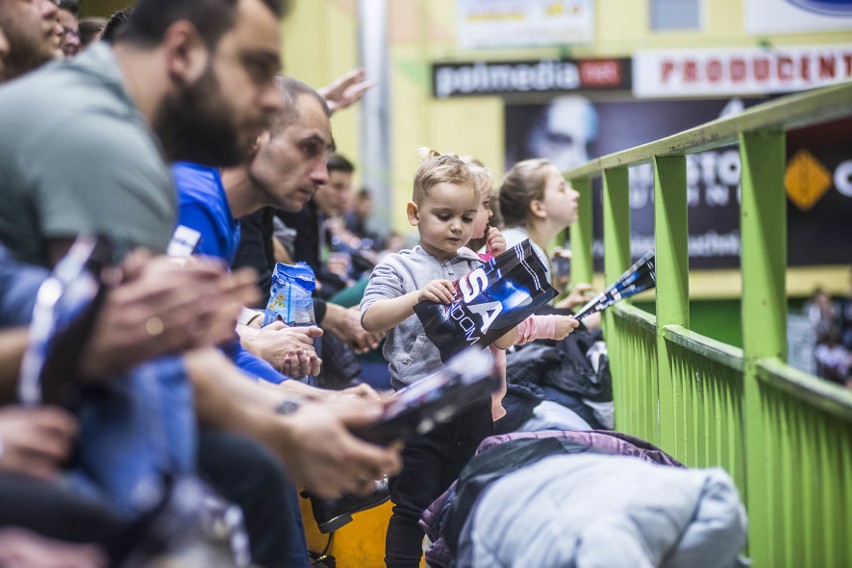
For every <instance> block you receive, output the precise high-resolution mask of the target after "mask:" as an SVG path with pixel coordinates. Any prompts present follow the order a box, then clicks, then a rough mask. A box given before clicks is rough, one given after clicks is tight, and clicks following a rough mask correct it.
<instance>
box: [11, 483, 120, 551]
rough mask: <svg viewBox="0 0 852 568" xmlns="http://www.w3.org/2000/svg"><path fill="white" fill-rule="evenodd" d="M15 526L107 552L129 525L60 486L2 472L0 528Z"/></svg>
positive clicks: (99, 505) (83, 497)
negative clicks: (91, 545)
mask: <svg viewBox="0 0 852 568" xmlns="http://www.w3.org/2000/svg"><path fill="white" fill-rule="evenodd" d="M14 526H17V527H24V528H27V529H29V530H31V531H33V532H35V533H38V534H40V535H42V536H45V537H48V538H53V539H56V540H61V541H65V542H77V543H94V544H99V545H101V546H102V547H103V548H104V549H105V550H108V551H109V550H110V549H111V547H112V545H113V544H114V543H115V542H116V541H118V540H120V538H121V536H122V535H123V532H124V531H125V530H127V528H128V527H129V523H128V522H127V521H126V520H124V519H123V518H121V517H120V516H118V515H117V514H116V513H114V512H113V511H111V510H110V509H109V508H107V507H106V506H104V505H103V504H102V503H99V502H97V501H94V500H92V499H89V498H87V497H86V496H83V495H80V494H78V493H76V492H74V491H73V490H72V489H69V488H67V487H64V486H62V485H60V484H59V483H53V482H50V481H43V480H40V479H35V478H32V477H26V476H21V475H16V474H12V473H5V472H3V473H0V527H14Z"/></svg>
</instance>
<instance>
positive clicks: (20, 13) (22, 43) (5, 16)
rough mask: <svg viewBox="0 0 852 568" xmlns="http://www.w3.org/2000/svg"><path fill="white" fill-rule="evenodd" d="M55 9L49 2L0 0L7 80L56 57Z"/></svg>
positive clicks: (43, 0) (41, 0) (48, 0)
mask: <svg viewBox="0 0 852 568" xmlns="http://www.w3.org/2000/svg"><path fill="white" fill-rule="evenodd" d="M57 12H58V10H57V7H56V4H54V3H53V0H0V28H2V29H3V32H4V34H5V35H6V39H7V40H8V42H9V55H8V56H7V58H6V75H7V78H14V77H17V76H19V75H23V74H24V73H27V72H29V71H32V70H33V69H36V68H37V67H39V66H41V65H42V64H44V63H46V62H47V61H49V60H50V59H52V58H54V57H56V55H57V51H56V49H57V46H58V44H57V43H56V36H55V29H56V26H57V21H56V17H57Z"/></svg>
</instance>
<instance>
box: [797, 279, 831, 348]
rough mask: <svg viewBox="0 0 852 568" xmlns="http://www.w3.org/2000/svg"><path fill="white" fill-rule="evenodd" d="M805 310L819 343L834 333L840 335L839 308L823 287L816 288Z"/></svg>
mask: <svg viewBox="0 0 852 568" xmlns="http://www.w3.org/2000/svg"><path fill="white" fill-rule="evenodd" d="M805 312H806V313H807V315H808V320H809V321H810V323H811V327H812V328H813V330H814V333H816V337H817V343H820V342H821V341H823V340H826V339H827V338H828V337H830V336H832V335H833V336H837V335H838V329H837V324H838V321H837V320H838V318H837V315H838V314H837V308H836V306H835V305H834V302H832V300H831V296H830V295H829V294H828V292H826V291H825V290H823V289H822V288H817V289H816V290H814V293H813V294H811V299H810V300H809V301H808V302H807V304H806V305H805Z"/></svg>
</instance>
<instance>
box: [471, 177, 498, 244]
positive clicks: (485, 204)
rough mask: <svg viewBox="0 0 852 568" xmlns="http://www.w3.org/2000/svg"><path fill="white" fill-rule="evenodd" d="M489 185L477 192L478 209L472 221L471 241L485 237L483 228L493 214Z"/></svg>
mask: <svg viewBox="0 0 852 568" xmlns="http://www.w3.org/2000/svg"><path fill="white" fill-rule="evenodd" d="M491 190H492V188H491V185H490V184H489V185H488V187H487V188H486V189H484V190H482V191H481V192H479V209H477V210H476V219H474V221H473V235H472V236H471V238H472V239H481V238H482V237H484V236H485V227H487V226H488V221H489V220H490V219H491V216H492V215H494V212H493V211H491Z"/></svg>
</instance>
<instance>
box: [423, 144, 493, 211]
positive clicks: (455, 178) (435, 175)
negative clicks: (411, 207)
mask: <svg viewBox="0 0 852 568" xmlns="http://www.w3.org/2000/svg"><path fill="white" fill-rule="evenodd" d="M420 156H421V157H422V158H423V162H422V163H421V164H420V167H419V168H417V172H416V173H415V174H414V189H413V191H412V195H411V200H412V201H413V202H414V203H416V204H417V205H420V204H421V203H422V202H423V200H424V199H426V197H428V196H429V190H430V189H432V188H433V187H435V186H436V185H438V184H439V183H452V184H456V185H462V186H468V187H470V188H471V189H474V190H477V189H478V186H477V184H476V176H475V175H474V174H473V173H472V172H471V171H470V170H469V169H468V167H467V165H466V164H465V162H464V161H463V160H462V158H459V156H458V155H457V154H440V153H438V152H437V151H435V150H432V149H431V148H421V149H420Z"/></svg>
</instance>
